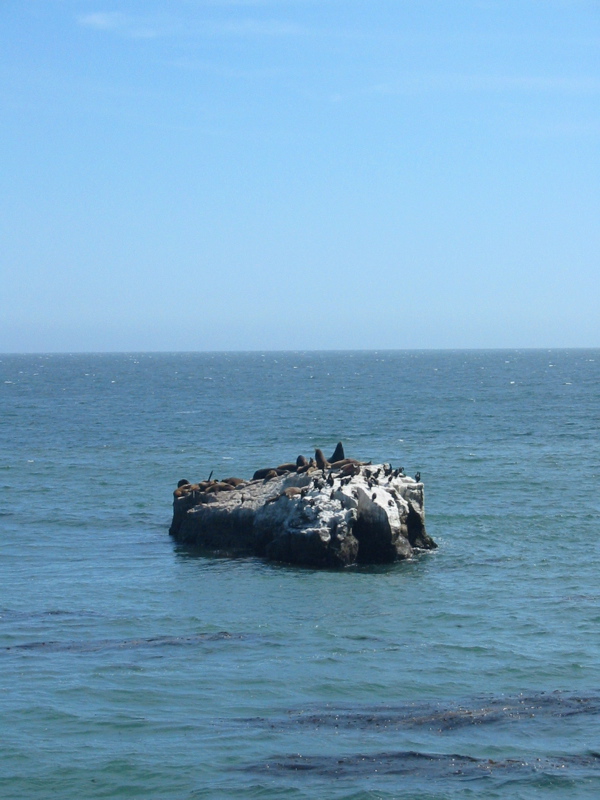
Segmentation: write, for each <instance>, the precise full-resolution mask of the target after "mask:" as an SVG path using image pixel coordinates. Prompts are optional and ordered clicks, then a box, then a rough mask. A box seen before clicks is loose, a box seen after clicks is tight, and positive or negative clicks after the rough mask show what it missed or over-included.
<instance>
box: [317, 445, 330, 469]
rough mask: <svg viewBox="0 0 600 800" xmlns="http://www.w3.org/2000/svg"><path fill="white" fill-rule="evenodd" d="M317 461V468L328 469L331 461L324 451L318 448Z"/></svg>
mask: <svg viewBox="0 0 600 800" xmlns="http://www.w3.org/2000/svg"><path fill="white" fill-rule="evenodd" d="M315 461H316V464H317V469H322V470H326V469H327V467H328V466H329V461H327V459H326V458H325V456H324V455H323V451H322V450H318V449H317V450H315Z"/></svg>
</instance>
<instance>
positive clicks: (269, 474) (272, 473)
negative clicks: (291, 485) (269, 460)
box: [263, 469, 279, 481]
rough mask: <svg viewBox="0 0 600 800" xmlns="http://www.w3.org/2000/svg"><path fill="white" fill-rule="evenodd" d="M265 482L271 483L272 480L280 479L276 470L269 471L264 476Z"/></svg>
mask: <svg viewBox="0 0 600 800" xmlns="http://www.w3.org/2000/svg"><path fill="white" fill-rule="evenodd" d="M263 477H264V480H265V481H270V480H271V479H272V478H277V477H279V476H278V475H277V470H276V469H270V470H267V474H266V475H264V476H263Z"/></svg>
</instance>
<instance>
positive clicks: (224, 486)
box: [205, 481, 235, 494]
mask: <svg viewBox="0 0 600 800" xmlns="http://www.w3.org/2000/svg"><path fill="white" fill-rule="evenodd" d="M233 491H235V486H232V485H231V484H230V483H224V482H222V481H215V482H214V483H213V484H212V485H211V486H209V487H208V489H205V492H206V494H218V493H219V492H233Z"/></svg>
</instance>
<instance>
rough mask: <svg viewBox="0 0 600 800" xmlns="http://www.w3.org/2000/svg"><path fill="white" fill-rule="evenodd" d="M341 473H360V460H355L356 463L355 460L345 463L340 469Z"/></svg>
mask: <svg viewBox="0 0 600 800" xmlns="http://www.w3.org/2000/svg"><path fill="white" fill-rule="evenodd" d="M340 475H343V476H344V477H345V476H346V475H351V476H354V475H360V465H359V463H358V462H354V463H353V462H349V463H348V464H345V465H344V466H343V467H342V469H341V470H340Z"/></svg>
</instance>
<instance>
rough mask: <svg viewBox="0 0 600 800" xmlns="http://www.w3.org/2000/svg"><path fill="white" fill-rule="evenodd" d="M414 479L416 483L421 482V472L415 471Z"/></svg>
mask: <svg viewBox="0 0 600 800" xmlns="http://www.w3.org/2000/svg"><path fill="white" fill-rule="evenodd" d="M415 480H416V482H417V483H420V482H421V473H420V472H417V474H416V475H415Z"/></svg>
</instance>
